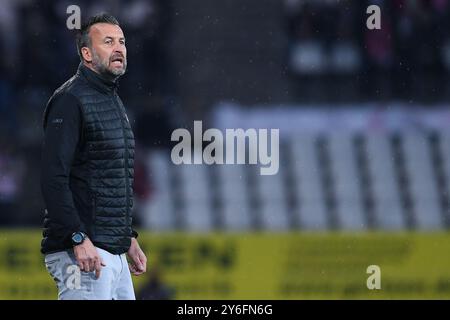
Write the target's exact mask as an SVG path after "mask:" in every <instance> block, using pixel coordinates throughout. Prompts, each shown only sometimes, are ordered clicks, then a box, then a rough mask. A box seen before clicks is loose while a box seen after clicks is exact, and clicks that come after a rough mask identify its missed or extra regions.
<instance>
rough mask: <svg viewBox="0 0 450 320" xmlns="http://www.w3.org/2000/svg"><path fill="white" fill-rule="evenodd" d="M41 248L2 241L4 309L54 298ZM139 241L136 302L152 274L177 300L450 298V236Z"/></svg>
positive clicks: (27, 236)
mask: <svg viewBox="0 0 450 320" xmlns="http://www.w3.org/2000/svg"><path fill="white" fill-rule="evenodd" d="M40 241H41V234H40V231H39V230H13V231H12V230H2V231H1V233H0V257H1V258H0V299H55V298H56V295H57V293H56V287H55V285H54V283H53V280H52V279H51V278H50V276H49V275H48V274H47V272H46V270H45V267H44V264H43V256H42V255H41V253H40V252H39V249H40V247H39V246H40ZM139 241H140V243H141V246H142V247H143V249H144V251H145V252H146V254H147V256H148V258H149V262H148V268H149V272H148V273H147V274H146V275H145V276H141V277H133V278H134V283H135V287H136V292H137V295H138V297H140V296H141V292H143V290H144V288H147V289H148V288H153V287H152V282H151V280H152V278H153V277H152V275H153V274H154V272H152V270H153V269H154V268H155V269H156V270H158V274H159V276H160V278H161V281H162V283H163V284H164V285H165V287H167V288H169V292H171V293H172V294H173V295H172V298H174V299H427V298H438V299H449V298H450V234H447V233H428V234H419V233H279V234H278V233H226V234H224V233H212V234H192V233H176V234H170V233H148V232H147V233H146V232H143V231H142V232H141V233H140V236H139ZM370 266H372V267H370ZM368 268H369V269H368ZM374 270H375V271H374ZM146 292H147V291H146Z"/></svg>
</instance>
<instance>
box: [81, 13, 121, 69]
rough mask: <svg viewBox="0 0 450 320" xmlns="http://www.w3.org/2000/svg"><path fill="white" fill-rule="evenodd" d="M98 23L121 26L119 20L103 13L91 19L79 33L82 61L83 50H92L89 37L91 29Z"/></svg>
mask: <svg viewBox="0 0 450 320" xmlns="http://www.w3.org/2000/svg"><path fill="white" fill-rule="evenodd" d="M96 23H109V24H114V25H116V26H119V27H120V25H119V21H117V19H116V18H115V17H114V16H112V15H110V14H107V13H101V14H97V15H95V16H93V17H90V18H89V19H88V20H87V21H86V22H85V23H84V24H83V25H82V26H81V29H80V30H79V31H78V33H77V37H76V38H77V50H78V55H79V56H80V59H81V61H83V55H82V54H81V48H83V47H88V48H90V47H91V45H92V43H91V38H90V37H89V31H90V30H91V27H92V26H93V25H94V24H96Z"/></svg>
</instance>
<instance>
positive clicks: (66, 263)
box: [45, 248, 136, 300]
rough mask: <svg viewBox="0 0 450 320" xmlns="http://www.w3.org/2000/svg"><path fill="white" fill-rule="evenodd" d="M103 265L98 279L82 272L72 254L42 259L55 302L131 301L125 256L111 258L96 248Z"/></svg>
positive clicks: (64, 252)
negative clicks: (53, 284)
mask: <svg viewBox="0 0 450 320" xmlns="http://www.w3.org/2000/svg"><path fill="white" fill-rule="evenodd" d="M96 249H97V251H98V253H99V254H100V256H101V257H102V259H103V262H104V263H105V264H106V266H105V267H102V270H101V273H100V277H99V278H98V279H96V278H95V271H93V272H83V271H80V268H79V267H78V265H77V261H76V259H75V255H74V253H73V250H65V251H59V252H55V253H50V254H47V255H45V267H46V268H47V271H48V272H49V273H50V275H51V276H52V278H53V279H54V280H55V282H56V286H57V287H58V299H59V300H135V299H136V298H135V295H134V289H133V282H132V280H131V274H130V269H129V268H128V262H127V259H126V256H125V254H121V255H115V254H111V253H109V252H108V251H106V250H103V249H100V248H96Z"/></svg>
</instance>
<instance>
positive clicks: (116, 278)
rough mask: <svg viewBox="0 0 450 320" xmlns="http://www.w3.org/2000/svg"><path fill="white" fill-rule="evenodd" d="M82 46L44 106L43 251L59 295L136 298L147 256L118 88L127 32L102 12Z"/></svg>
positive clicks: (87, 27)
mask: <svg viewBox="0 0 450 320" xmlns="http://www.w3.org/2000/svg"><path fill="white" fill-rule="evenodd" d="M77 48H78V53H79V55H80V59H81V63H80V66H79V68H78V71H77V73H76V74H75V75H74V76H73V77H72V78H71V79H69V80H68V81H67V82H66V83H64V84H63V85H62V86H61V87H60V88H58V89H57V90H56V91H55V93H54V94H53V96H52V97H51V98H50V100H49V101H48V104H47V106H46V108H45V111H44V117H43V120H44V130H45V138H44V144H43V153H42V172H41V187H42V193H43V196H44V200H45V204H46V210H45V218H44V231H43V236H44V238H43V240H42V247H41V252H42V253H43V254H45V263H46V267H47V270H48V271H49V273H50V275H51V276H52V277H53V278H54V280H55V281H56V284H57V287H58V298H59V299H109V300H110V299H127V300H128V299H135V294H134V289H133V284H132V280H131V275H130V270H131V272H132V273H133V274H134V275H141V274H143V273H144V272H145V271H146V263H147V258H146V256H145V254H144V253H143V252H142V250H141V249H140V247H139V244H138V242H137V240H136V238H137V233H136V232H135V231H134V230H132V227H131V224H132V217H131V209H132V207H133V199H132V197H133V189H132V185H133V176H134V169H133V165H134V136H133V132H132V130H131V127H130V123H129V122H128V117H127V115H126V111H125V108H124V106H123V104H122V101H121V100H120V98H119V96H118V95H117V92H116V89H117V79H118V78H119V77H120V76H122V75H123V74H124V73H125V71H126V68H127V51H126V47H125V37H124V35H123V32H122V29H121V28H120V26H119V23H118V22H117V20H116V19H115V18H114V17H112V16H110V15H106V14H102V15H98V16H95V17H92V18H90V19H89V20H88V21H87V23H86V24H85V25H83V27H82V28H81V30H80V32H79V34H78V37H77ZM125 253H127V254H128V258H129V260H130V264H129V265H128V263H127V259H126V256H125Z"/></svg>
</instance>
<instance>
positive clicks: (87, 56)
mask: <svg viewBox="0 0 450 320" xmlns="http://www.w3.org/2000/svg"><path fill="white" fill-rule="evenodd" d="M81 55H82V56H83V59H84V60H85V61H86V62H88V63H91V62H92V52H91V49H89V48H88V47H83V48H81Z"/></svg>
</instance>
